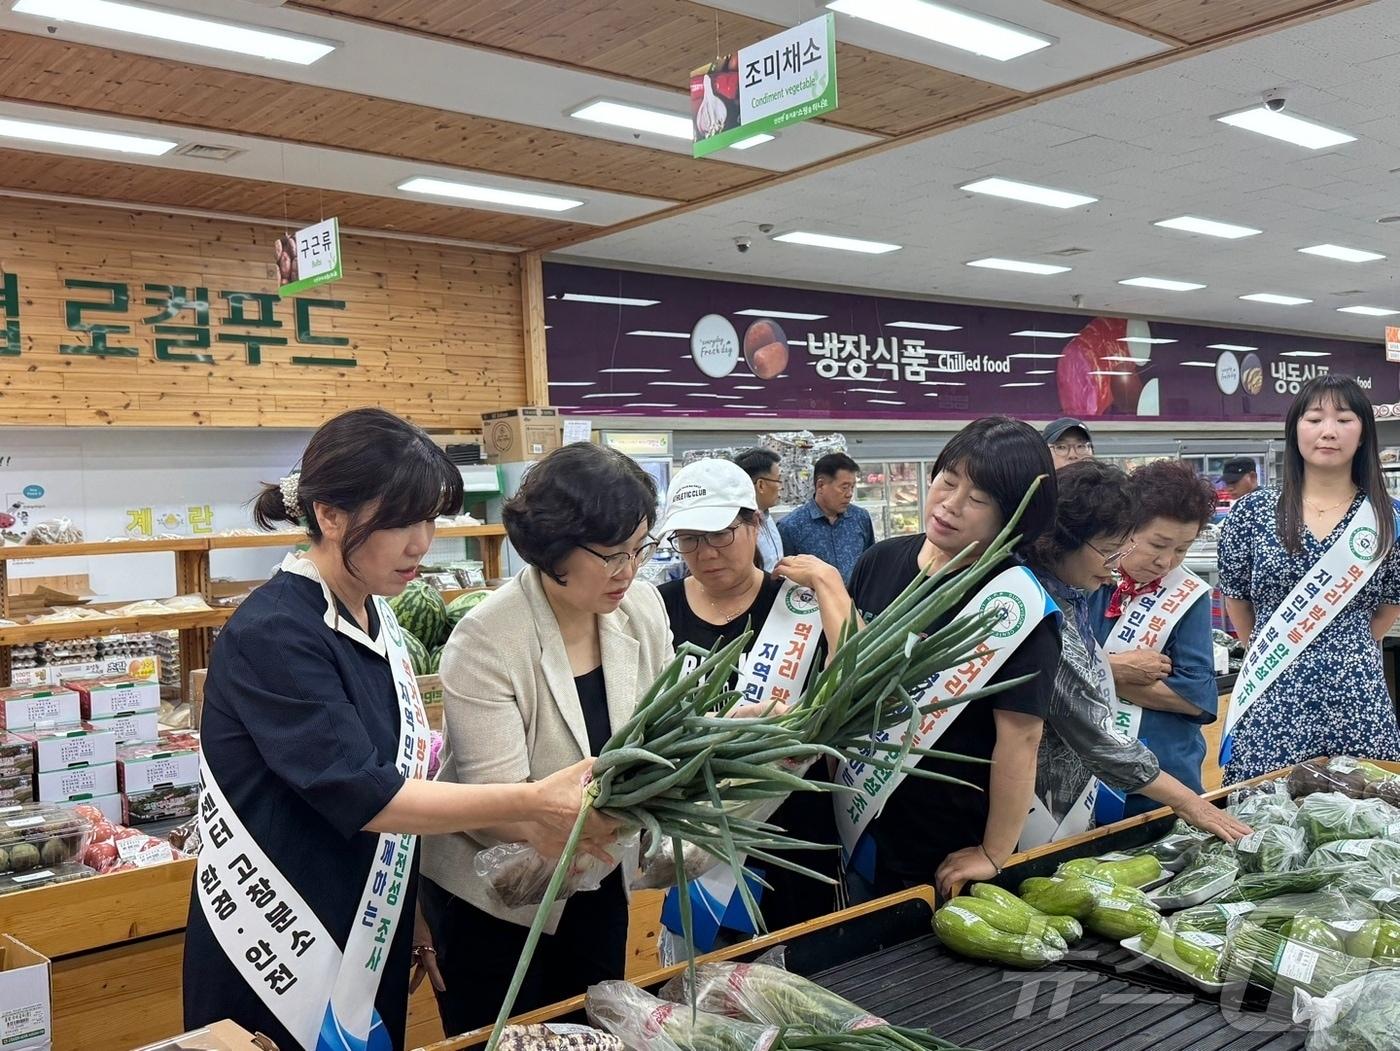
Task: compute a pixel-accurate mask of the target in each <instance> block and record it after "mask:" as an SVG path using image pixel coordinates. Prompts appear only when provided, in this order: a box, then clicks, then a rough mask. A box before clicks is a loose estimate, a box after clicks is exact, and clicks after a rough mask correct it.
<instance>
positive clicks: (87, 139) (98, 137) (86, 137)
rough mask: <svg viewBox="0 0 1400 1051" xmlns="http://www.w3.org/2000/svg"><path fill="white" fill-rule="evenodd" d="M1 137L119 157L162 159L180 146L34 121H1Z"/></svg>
mask: <svg viewBox="0 0 1400 1051" xmlns="http://www.w3.org/2000/svg"><path fill="white" fill-rule="evenodd" d="M0 136H3V137H4V138H7V139H23V140H25V141H27V142H47V143H53V144H54V145H58V146H77V147H79V148H81V149H90V150H111V151H113V152H116V153H137V154H141V155H143V156H146V157H159V156H161V155H163V154H166V153H169V152H170V151H171V150H173V149H174V148H175V147H176V146H178V145H179V143H178V142H175V141H174V140H173V139H156V138H150V137H148V136H145V135H126V134H122V133H119V132H113V131H95V130H93V129H90V128H71V127H68V126H66V125H63V124H47V123H43V122H40V121H32V120H11V119H9V118H8V117H5V118H0Z"/></svg>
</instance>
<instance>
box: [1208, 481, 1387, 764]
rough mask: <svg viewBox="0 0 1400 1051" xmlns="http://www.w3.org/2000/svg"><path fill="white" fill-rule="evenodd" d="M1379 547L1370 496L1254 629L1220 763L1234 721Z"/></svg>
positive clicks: (1326, 618) (1371, 566)
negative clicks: (1262, 626) (1270, 613)
mask: <svg viewBox="0 0 1400 1051" xmlns="http://www.w3.org/2000/svg"><path fill="white" fill-rule="evenodd" d="M1386 511H1387V512H1391V508H1389V507H1387V508H1386ZM1391 513H1393V512H1391ZM1379 548H1380V534H1379V533H1378V532H1377V531H1376V510H1375V508H1374V507H1372V506H1371V501H1370V500H1366V501H1363V502H1362V504H1361V506H1360V507H1358V508H1357V509H1356V513H1355V514H1354V515H1352V519H1351V523H1350V524H1349V525H1348V526H1347V528H1346V529H1345V530H1344V531H1343V532H1342V535H1341V536H1339V537H1337V539H1336V540H1335V541H1333V542H1332V546H1331V547H1329V548H1328V549H1327V550H1326V551H1325V552H1324V553H1323V555H1322V557H1321V558H1320V559H1318V561H1317V563H1316V564H1315V565H1314V566H1313V567H1312V568H1311V569H1309V570H1308V571H1307V572H1306V573H1305V574H1303V578H1302V579H1301V580H1299V581H1298V583H1297V584H1296V585H1294V587H1293V590H1292V591H1291V592H1289V593H1288V596H1287V597H1286V598H1284V600H1283V602H1281V603H1280V604H1279V607H1278V609H1276V610H1274V612H1273V615H1272V616H1271V617H1269V621H1268V623H1267V624H1265V625H1264V628H1263V630H1261V631H1258V632H1256V633H1255V636H1254V641H1253V642H1252V643H1250V647H1249V651H1248V652H1247V653H1246V654H1245V656H1244V664H1243V665H1242V666H1241V667H1240V673H1239V676H1238V677H1237V678H1236V680H1235V690H1234V694H1233V696H1232V697H1231V698H1230V710H1229V713H1228V714H1227V715H1226V716H1225V733H1224V735H1223V737H1222V739H1221V742H1220V765H1221V766H1225V765H1226V764H1228V763H1229V762H1230V759H1231V757H1232V755H1233V754H1234V730H1235V727H1236V726H1238V725H1239V724H1240V722H1241V721H1243V719H1244V717H1245V716H1246V715H1248V714H1249V710H1250V709H1251V708H1252V707H1254V704H1255V702H1256V701H1258V700H1259V698H1260V697H1262V696H1263V695H1264V693H1265V692H1266V691H1267V690H1268V688H1269V687H1270V686H1271V685H1273V683H1275V682H1276V681H1278V678H1279V676H1281V675H1282V674H1283V673H1284V671H1285V670H1286V669H1287V668H1288V667H1289V665H1291V664H1292V663H1293V662H1294V661H1295V660H1297V659H1298V655H1299V654H1300V653H1302V652H1303V650H1305V649H1306V648H1307V647H1308V644H1309V643H1311V642H1312V641H1313V640H1314V639H1316V638H1317V637H1318V636H1319V635H1321V634H1322V632H1323V630H1324V629H1325V628H1326V627H1327V625H1328V624H1330V623H1331V622H1332V621H1333V620H1334V619H1335V618H1336V616H1337V615H1338V614H1339V613H1341V612H1342V610H1344V609H1346V607H1347V604H1348V603H1350V602H1351V600H1352V599H1354V598H1355V597H1356V596H1357V594H1358V593H1360V591H1361V589H1362V588H1363V587H1365V586H1366V582H1367V581H1369V580H1370V579H1371V577H1372V576H1373V575H1374V574H1375V572H1376V570H1377V569H1379V568H1380V566H1381V561H1382V560H1381V559H1380V558H1378V557H1377V556H1378V555H1379V553H1380V551H1379Z"/></svg>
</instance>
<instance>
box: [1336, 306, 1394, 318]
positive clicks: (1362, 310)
mask: <svg viewBox="0 0 1400 1051" xmlns="http://www.w3.org/2000/svg"><path fill="white" fill-rule="evenodd" d="M1337 313H1339V314H1360V315H1362V316H1363V317H1390V316H1391V315H1392V314H1400V310H1391V309H1389V308H1387V307H1360V306H1358V307H1338V308H1337Z"/></svg>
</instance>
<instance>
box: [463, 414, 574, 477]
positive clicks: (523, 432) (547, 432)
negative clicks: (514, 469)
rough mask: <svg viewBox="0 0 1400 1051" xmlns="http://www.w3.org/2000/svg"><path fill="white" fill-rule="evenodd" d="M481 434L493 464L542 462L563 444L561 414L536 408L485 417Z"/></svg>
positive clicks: (482, 418) (482, 416)
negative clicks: (524, 461)
mask: <svg viewBox="0 0 1400 1051" xmlns="http://www.w3.org/2000/svg"><path fill="white" fill-rule="evenodd" d="M481 433H482V443H481V444H482V445H483V446H484V447H485V449H486V456H487V459H488V460H489V461H490V462H491V463H519V462H520V461H522V460H538V459H539V458H540V457H542V456H545V455H547V454H548V453H552V452H553V451H554V450H555V449H557V448H559V446H560V445H562V444H563V437H562V433H561V431H560V423H559V410H558V409H550V408H542V407H539V406H532V405H527V406H524V407H522V408H519V409H504V410H502V411H500V412H484V413H482V414H481Z"/></svg>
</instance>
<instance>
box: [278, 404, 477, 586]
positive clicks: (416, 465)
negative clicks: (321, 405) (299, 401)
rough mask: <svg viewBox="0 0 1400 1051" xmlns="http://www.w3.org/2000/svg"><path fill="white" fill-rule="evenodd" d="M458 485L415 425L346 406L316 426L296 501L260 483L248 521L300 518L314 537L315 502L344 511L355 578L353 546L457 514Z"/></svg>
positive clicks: (345, 545)
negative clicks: (388, 531)
mask: <svg viewBox="0 0 1400 1051" xmlns="http://www.w3.org/2000/svg"><path fill="white" fill-rule="evenodd" d="M462 489H463V485H462V472H461V471H459V470H458V469H457V466H456V465H455V464H454V463H453V462H452V460H451V459H450V458H449V457H448V455H447V453H446V451H444V450H443V449H442V447H441V446H439V445H438V444H437V443H435V442H434V441H433V440H432V438H430V437H428V434H427V432H426V431H424V430H423V429H422V428H421V427H418V426H416V425H414V424H412V423H409V422H408V421H407V420H405V419H402V418H400V417H398V416H395V415H394V414H393V413H392V412H387V411H386V410H384V409H378V408H363V409H351V410H350V411H349V412H343V413H341V414H340V415H339V416H336V417H334V418H333V419H330V420H327V421H326V422H325V423H323V424H321V426H320V427H318V428H317V430H316V433H315V434H313V435H312V436H311V440H310V441H309V442H307V444H306V451H305V452H304V453H302V454H301V468H300V470H299V472H298V473H297V496H296V501H295V503H294V505H293V506H290V507H289V506H288V505H287V502H286V500H285V499H284V498H283V495H282V489H281V486H280V485H276V484H270V483H269V484H265V485H264V486H263V489H262V492H261V493H259V494H258V497H257V499H256V501H255V503H254V507H253V520H254V521H255V522H257V524H258V525H259V526H261V527H262V528H263V529H276V528H277V527H278V526H279V525H280V524H281V523H283V522H291V523H293V524H300V525H303V526H304V527H305V528H306V531H307V533H309V534H310V535H311V538H312V539H313V540H316V541H320V539H321V523H320V522H319V521H318V520H317V518H316V506H315V505H316V504H325V505H327V506H329V507H334V508H338V509H339V510H341V511H344V512H346V513H348V514H349V515H350V527H349V529H348V530H347V531H346V533H345V536H344V537H343V538H342V540H341V541H340V558H341V561H342V562H343V563H344V565H345V568H346V569H348V570H349V571H350V574H351V576H356V577H357V574H356V572H355V564H354V563H355V552H356V551H358V550H359V549H360V547H361V546H363V545H364V543H365V541H367V540H368V539H369V538H370V536H371V535H372V534H374V533H377V532H378V531H379V530H381V529H401V528H403V527H404V526H410V525H416V524H417V523H419V522H430V521H432V520H434V519H436V518H438V517H439V516H440V515H455V514H460V513H461V511H462ZM357 578H358V577H357Z"/></svg>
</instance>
